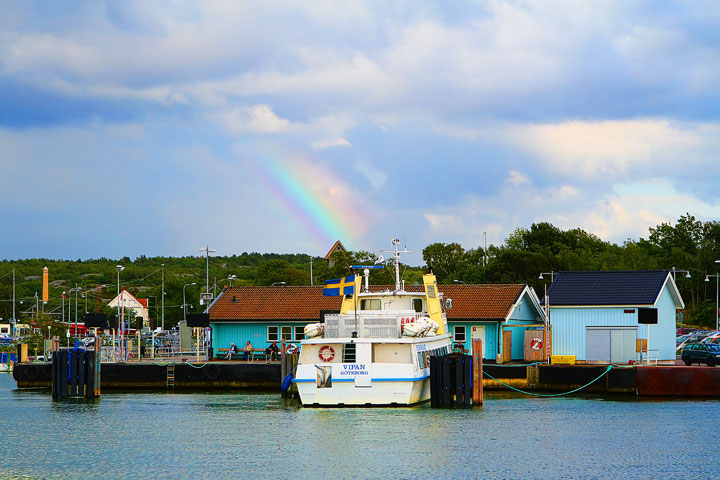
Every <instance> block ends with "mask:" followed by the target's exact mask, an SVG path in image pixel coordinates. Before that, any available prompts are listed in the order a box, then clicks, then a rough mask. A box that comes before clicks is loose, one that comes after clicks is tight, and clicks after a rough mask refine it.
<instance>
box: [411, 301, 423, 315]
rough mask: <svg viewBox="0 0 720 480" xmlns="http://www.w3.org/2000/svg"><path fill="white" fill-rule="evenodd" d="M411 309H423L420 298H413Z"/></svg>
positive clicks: (418, 310)
mask: <svg viewBox="0 0 720 480" xmlns="http://www.w3.org/2000/svg"><path fill="white" fill-rule="evenodd" d="M413 309H415V311H416V312H422V311H423V303H422V298H413Z"/></svg>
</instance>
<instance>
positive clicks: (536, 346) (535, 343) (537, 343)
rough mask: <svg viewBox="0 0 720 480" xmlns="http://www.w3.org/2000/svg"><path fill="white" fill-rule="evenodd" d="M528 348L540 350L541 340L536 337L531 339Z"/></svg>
mask: <svg viewBox="0 0 720 480" xmlns="http://www.w3.org/2000/svg"><path fill="white" fill-rule="evenodd" d="M530 348H532V349H533V350H540V349H541V348H542V339H541V338H537V337H535V338H533V339H532V340H531V341H530Z"/></svg>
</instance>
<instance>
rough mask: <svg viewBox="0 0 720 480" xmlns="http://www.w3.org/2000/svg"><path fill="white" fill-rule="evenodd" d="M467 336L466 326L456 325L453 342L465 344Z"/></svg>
mask: <svg viewBox="0 0 720 480" xmlns="http://www.w3.org/2000/svg"><path fill="white" fill-rule="evenodd" d="M466 338H467V337H466V335H465V325H455V327H454V328H453V340H454V341H456V342H463V343H465V339H466Z"/></svg>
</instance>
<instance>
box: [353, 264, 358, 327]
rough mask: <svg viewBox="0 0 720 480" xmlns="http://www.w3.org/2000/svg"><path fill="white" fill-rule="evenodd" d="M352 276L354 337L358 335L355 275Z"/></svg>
mask: <svg viewBox="0 0 720 480" xmlns="http://www.w3.org/2000/svg"><path fill="white" fill-rule="evenodd" d="M353 275H354V277H353V302H354V303H355V334H354V335H353V337H354V338H357V336H358V320H357V293H358V292H357V275H356V274H354V273H353Z"/></svg>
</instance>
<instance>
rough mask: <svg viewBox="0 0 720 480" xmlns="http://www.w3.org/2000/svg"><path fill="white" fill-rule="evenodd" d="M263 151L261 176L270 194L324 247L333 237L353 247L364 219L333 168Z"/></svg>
mask: <svg viewBox="0 0 720 480" xmlns="http://www.w3.org/2000/svg"><path fill="white" fill-rule="evenodd" d="M278 157H279V155H272V154H268V153H267V152H266V153H264V154H263V155H262V156H261V158H258V162H257V165H258V167H259V169H258V171H259V173H260V177H261V178H262V179H263V180H264V183H265V184H266V186H267V188H268V189H269V190H270V191H271V193H272V195H273V196H274V197H275V198H277V199H279V200H280V201H281V202H282V204H283V206H284V207H285V209H286V210H287V212H288V213H289V214H290V215H291V216H292V217H293V219H295V220H296V221H298V222H299V223H300V224H301V225H302V226H303V228H304V230H305V231H306V232H308V233H309V234H310V235H311V236H312V237H313V238H314V239H315V240H316V241H317V242H319V245H321V246H322V247H321V248H324V246H326V245H332V244H333V243H334V242H335V241H336V240H340V241H342V242H343V244H344V245H345V246H346V247H347V248H349V249H353V247H354V246H356V245H359V244H360V243H361V242H360V240H359V234H360V233H363V232H364V231H365V221H364V220H363V217H362V215H360V214H359V213H358V212H357V198H356V197H355V196H354V195H353V192H351V191H349V190H348V189H347V188H346V187H345V186H344V185H343V183H342V182H340V181H339V180H338V179H337V178H336V177H335V176H334V175H333V174H332V172H328V171H327V169H325V168H322V167H321V166H320V165H318V164H314V163H313V162H311V161H309V160H308V159H306V158H298V157H297V156H292V155H283V160H280V159H279V158H278Z"/></svg>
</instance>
